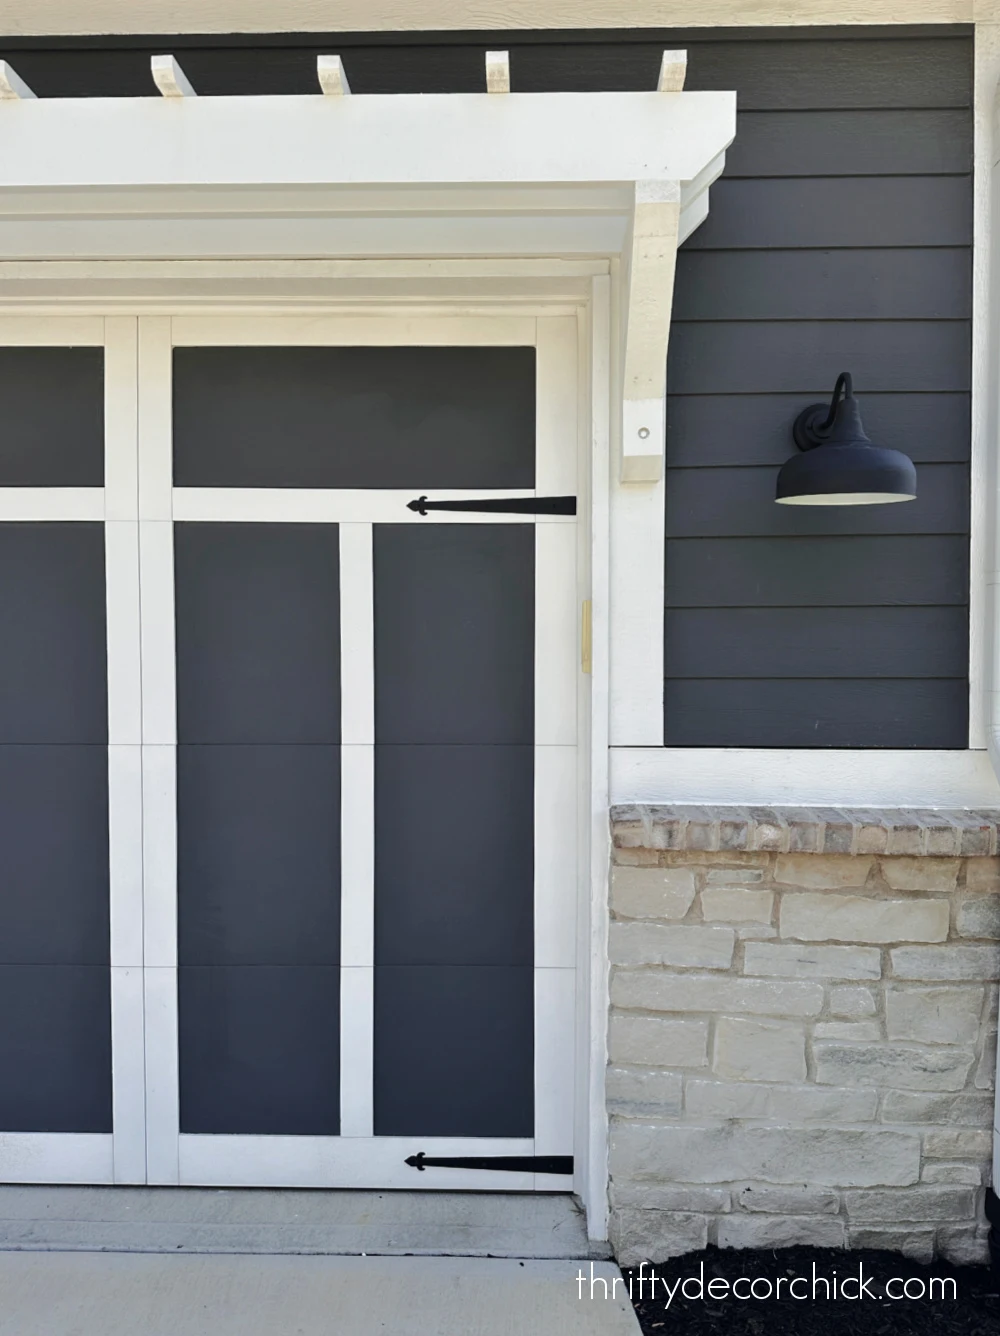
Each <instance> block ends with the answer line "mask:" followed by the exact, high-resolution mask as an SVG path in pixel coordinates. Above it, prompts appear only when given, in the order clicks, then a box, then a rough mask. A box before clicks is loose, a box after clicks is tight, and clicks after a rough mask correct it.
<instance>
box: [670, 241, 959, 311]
mask: <svg viewBox="0 0 1000 1336" xmlns="http://www.w3.org/2000/svg"><path fill="white" fill-rule="evenodd" d="M971 314H972V252H971V250H969V248H968V247H965V246H962V247H959V246H955V247H950V248H949V247H940V248H929V247H923V248H913V249H909V248H906V249H896V250H891V249H888V248H885V247H879V248H877V249H865V250H861V249H857V250H768V251H760V250H757V251H755V250H748V251H740V250H734V251H698V250H682V251H681V253H680V255H679V256H678V261H677V275H676V279H675V284H674V324H673V327H674V329H675V330H676V329H677V327H678V323H679V322H681V321H685V320H809V319H817V318H820V317H822V318H824V319H827V320H967V319H969V318H970V316H971Z"/></svg>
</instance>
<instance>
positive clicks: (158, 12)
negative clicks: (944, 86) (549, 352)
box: [0, 0, 995, 80]
mask: <svg viewBox="0 0 1000 1336" xmlns="http://www.w3.org/2000/svg"><path fill="white" fill-rule="evenodd" d="M994 16H995V10H994V9H993V8H992V5H991V0H908V3H907V5H906V6H905V7H901V6H900V5H899V4H898V3H897V0H848V2H847V3H843V0H840V2H839V3H834V2H833V0H796V3H795V4H794V5H789V4H788V3H787V0H786V2H785V3H776V2H775V0H760V2H759V3H757V4H753V5H748V4H746V3H743V0H672V2H671V4H670V5H669V7H668V6H666V5H664V3H663V0H495V2H494V3H492V4H482V3H476V2H474V0H420V2H419V3H412V0H338V3H337V4H336V6H332V5H330V4H329V3H328V0H88V3H87V4H86V5H82V4H81V3H80V0H31V4H30V5H29V4H26V3H25V0H0V35H5V36H15V37H21V36H25V35H31V36H44V35H56V36H75V35H84V34H102V35H103V34H106V33H176V32H178V31H179V32H184V33H220V34H226V33H236V32H242V33H281V32H320V33H326V32H329V31H331V29H336V31H337V32H342V33H347V32H363V33H364V32H406V31H413V30H416V31H417V32H429V31H433V30H435V29H439V30H441V31H445V32H446V31H449V30H457V31H459V32H462V31H466V30H468V31H475V30H476V29H484V30H487V31H494V32H497V31H502V30H503V29H505V28H514V29H516V28H525V29H532V28H542V29H544V28H553V29H559V28H568V29H572V28H662V27H664V26H665V25H667V24H669V25H671V26H673V27H678V28H681V27H683V28H694V27H701V28H707V27H718V26H723V27H731V28H736V27H762V26H766V27H788V26H791V25H802V24H813V23H815V24H837V25H840V24H849V23H885V24H891V23H972V22H973V21H974V19H976V18H977V17H979V18H983V19H990V18H993V17H994ZM344 59H345V63H346V65H347V67H348V69H349V68H350V47H347V48H345V49H344ZM514 77H515V80H516V77H517V55H516V53H515V56H514Z"/></svg>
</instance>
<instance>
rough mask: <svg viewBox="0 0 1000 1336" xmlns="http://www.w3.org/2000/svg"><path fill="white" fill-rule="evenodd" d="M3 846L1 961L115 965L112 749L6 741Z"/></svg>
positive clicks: (2, 750) (0, 811)
mask: <svg viewBox="0 0 1000 1336" xmlns="http://www.w3.org/2000/svg"><path fill="white" fill-rule="evenodd" d="M0 850H2V860H3V861H2V873H0V963H3V964H19V965H43V964H45V965H55V964H61V965H107V964H108V963H109V942H110V939H109V931H110V929H109V911H108V757H107V750H106V748H104V747H98V746H91V747H80V746H76V747H51V746H9V745H7V746H0ZM7 1019H8V1017H7V1014H6V1013H5V1012H3V1011H2V1010H0V1030H2V1029H3V1027H4V1025H5V1024H6V1021H7Z"/></svg>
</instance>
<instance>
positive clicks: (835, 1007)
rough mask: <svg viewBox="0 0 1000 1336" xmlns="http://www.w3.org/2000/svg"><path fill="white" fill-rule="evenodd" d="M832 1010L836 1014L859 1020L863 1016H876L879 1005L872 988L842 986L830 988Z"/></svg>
mask: <svg viewBox="0 0 1000 1336" xmlns="http://www.w3.org/2000/svg"><path fill="white" fill-rule="evenodd" d="M830 1010H831V1012H832V1013H833V1015H834V1016H847V1017H850V1018H851V1019H852V1020H857V1019H860V1018H861V1017H862V1016H874V1015H875V1012H876V1011H877V1010H878V1005H877V1003H876V1001H875V994H874V993H873V992H872V990H871V989H870V988H848V987H840V988H831V989H830Z"/></svg>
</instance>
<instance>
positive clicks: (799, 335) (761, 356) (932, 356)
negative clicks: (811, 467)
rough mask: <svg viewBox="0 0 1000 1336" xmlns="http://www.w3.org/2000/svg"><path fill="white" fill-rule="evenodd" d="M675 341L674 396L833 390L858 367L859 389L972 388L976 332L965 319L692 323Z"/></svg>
mask: <svg viewBox="0 0 1000 1336" xmlns="http://www.w3.org/2000/svg"><path fill="white" fill-rule="evenodd" d="M674 332H675V335H676V337H674V338H672V339H671V342H670V356H669V360H668V368H667V375H668V383H669V387H670V392H671V393H673V394H740V393H743V394H754V393H795V392H798V391H803V392H804V391H806V390H815V391H817V392H818V393H819V394H820V396H821V397H822V395H824V394H829V393H830V392H831V391H832V388H833V387H832V384H831V382H832V381H834V380H835V379H836V377H837V373H838V372H840V371H843V370H853V371H854V374H855V377H856V389H857V390H858V392H859V393H861V394H863V393H864V392H865V391H866V390H872V391H882V392H885V391H891V392H898V391H913V390H919V391H922V392H926V391H928V390H946V391H951V390H967V389H968V388H969V381H970V377H971V360H970V359H971V342H970V340H971V330H970V327H969V324H968V323H967V322H966V321H963V320H942V321H936V320H895V321H881V320H863V321H853V320H790V321H770V322H766V321H752V320H746V321H742V320H739V321H737V320H734V321H721V322H720V321H689V322H688V323H687V324H685V325H684V326H683V327H681V328H679V329H677V330H675V331H674Z"/></svg>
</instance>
